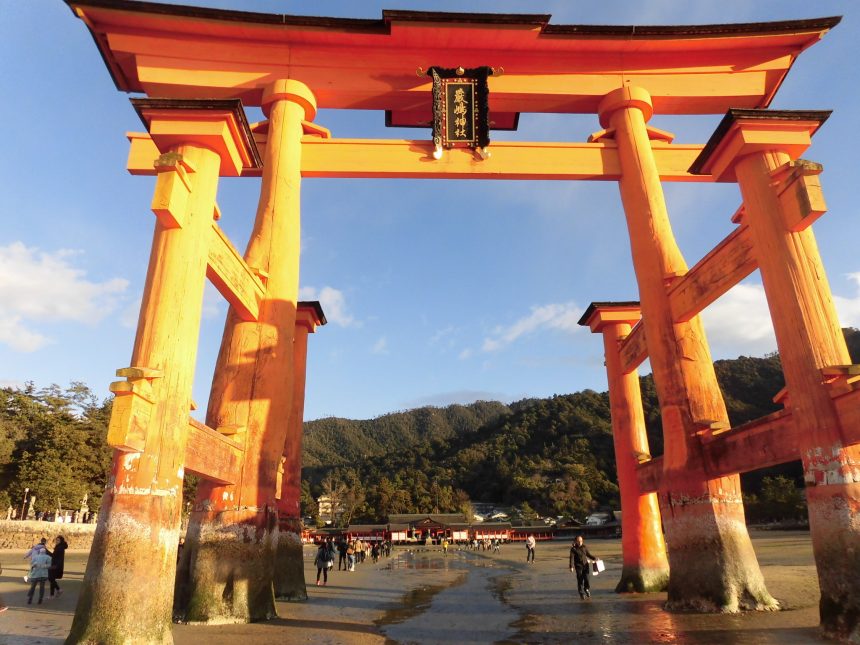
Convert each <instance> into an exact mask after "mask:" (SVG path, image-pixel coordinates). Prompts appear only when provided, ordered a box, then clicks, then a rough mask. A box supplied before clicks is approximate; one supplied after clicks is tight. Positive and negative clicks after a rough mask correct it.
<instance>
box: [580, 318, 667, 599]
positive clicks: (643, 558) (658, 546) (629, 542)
mask: <svg viewBox="0 0 860 645" xmlns="http://www.w3.org/2000/svg"><path fill="white" fill-rule="evenodd" d="M639 317H640V312H639V303H638V302H593V303H591V305H589V307H588V309H586V311H585V314H584V315H583V316H582V319H581V320H580V321H579V324H580V325H586V326H588V327H590V328H591V331H592V332H594V333H601V334H603V347H604V353H605V357H606V374H607V380H608V383H609V405H610V409H611V412H612V439H613V442H614V445H615V464H616V469H617V471H618V488H619V490H620V492H621V511H622V513H621V556H622V562H623V567H622V570H621V580H620V581H619V582H618V586H617V587H616V588H615V591H617V592H618V593H623V592H632V591H635V592H639V593H643V592H647V591H665V589H666V586H667V585H668V583H669V562H668V560H667V559H666V542H665V540H664V539H663V527H662V525H661V522H660V508H659V506H658V504H657V495H656V493H644V494H643V493H642V491H641V489H640V486H639V479H638V477H637V475H636V469H637V467H638V466H639V459H640V457H644V458H648V457H650V454H651V450H650V448H649V447H648V435H647V434H646V433H645V415H644V414H643V411H642V392H641V391H640V388H639V375H638V373H637V372H636V370H635V369H633V370H631V371H629V372H625V371H624V370H623V369H622V366H621V353H620V346H619V343H620V342H621V341H622V340H623V339H624V338H625V337H626V336H627V335H628V334H630V330H631V328H632V325H634V324H635V323H636V322H638V321H639Z"/></svg>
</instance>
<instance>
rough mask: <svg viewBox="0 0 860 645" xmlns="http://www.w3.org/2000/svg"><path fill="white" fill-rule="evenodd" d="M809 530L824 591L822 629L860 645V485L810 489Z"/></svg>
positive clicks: (808, 490) (837, 485) (830, 635)
mask: <svg viewBox="0 0 860 645" xmlns="http://www.w3.org/2000/svg"><path fill="white" fill-rule="evenodd" d="M806 499H807V504H808V505H809V528H810V530H811V533H812V548H813V551H814V553H815V564H816V567H817V569H818V582H819V585H820V587H821V601H820V604H819V611H820V615H821V627H822V629H823V630H824V633H825V634H826V635H827V636H829V637H832V638H837V639H840V640H843V641H845V642H850V643H860V482H854V483H850V484H830V485H826V486H809V487H807V489H806Z"/></svg>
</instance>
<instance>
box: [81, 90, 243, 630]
mask: <svg viewBox="0 0 860 645" xmlns="http://www.w3.org/2000/svg"><path fill="white" fill-rule="evenodd" d="M133 103H134V104H135V107H136V108H137V110H138V112H139V113H140V115H141V117H142V118H143V120H144V121H145V122H146V124H147V127H148V129H149V131H150V133H151V135H152V138H153V140H154V141H155V142H156V144H157V145H158V148H159V150H160V151H161V152H162V153H163V154H162V155H161V156H160V157H159V158H158V160H157V161H156V162H155V166H156V168H157V169H158V180H157V182H156V188H155V197H154V199H153V210H154V211H155V213H156V215H157V216H158V220H157V221H156V224H155V234H154V236H153V242H152V252H151V255H150V258H149V269H148V272H147V276H146V286H145V287H144V292H143V301H142V303H141V309H140V319H139V321H138V327H137V336H136V338H135V341H134V350H133V352H132V358H131V364H132V367H129V368H124V369H120V370H117V375H118V376H124V377H126V378H127V380H126V381H120V382H117V383H114V384H112V385H111V390H112V391H113V392H114V393H115V394H116V399H115V400H114V405H113V411H112V413H111V419H110V425H109V430H108V443H109V444H110V445H111V446H113V447H114V448H115V451H114V459H113V466H112V469H111V473H110V477H109V480H108V485H107V490H106V492H105V495H104V498H103V500H102V505H101V510H100V512H99V521H98V525H97V527H96V533H95V537H94V540H93V546H92V549H91V551H90V557H89V560H88V561H87V570H86V574H85V575H84V582H83V586H82V588H81V594H80V597H79V599H78V606H77V609H76V611H75V618H74V622H73V623H72V629H71V632H70V634H69V637H68V640H67V641H66V642H67V643H171V642H173V638H172V636H171V632H170V628H171V608H172V604H173V579H174V576H175V573H176V551H177V545H178V542H179V522H180V511H181V508H182V480H183V477H184V472H183V465H184V455H185V446H186V441H187V439H188V414H189V411H190V406H191V388H192V383H193V379H194V365H195V360H196V355H197V341H198V336H199V328H200V315H201V309H202V303H203V287H204V284H205V281H206V262H207V253H208V244H209V240H210V239H211V229H212V221H213V216H214V213H215V197H216V192H217V187H218V177H219V174H225V175H238V174H239V173H240V172H241V169H242V167H243V165H244V166H248V165H253V164H252V162H251V155H250V153H249V148H248V142H249V140H250V132H247V131H245V134H246V135H247V137H248V138H245V137H243V136H241V135H242V133H243V127H242V126H243V124H244V123H245V121H244V116H243V115H242V114H241V104H240V103H239V101H170V100H149V99H140V100H137V99H136V100H133ZM254 154H256V153H254Z"/></svg>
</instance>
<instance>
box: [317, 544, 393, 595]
mask: <svg viewBox="0 0 860 645" xmlns="http://www.w3.org/2000/svg"><path fill="white" fill-rule="evenodd" d="M390 555H391V542H389V541H388V540H382V541H380V540H375V541H370V540H362V539H360V538H358V539H355V540H344V539H338V540H337V542H335V541H334V540H332V538H330V537H329V538H326V540H325V541H324V542H322V543H320V545H319V547H318V548H317V553H316V556H315V557H314V566H316V568H317V586H318V587H319V586H325V585H326V584H327V583H328V574H329V570H333V569H334V561H335V560H337V570H338V571H355V565H356V564H362V563H363V562H364V561H365V560H372V561H373V562H374V563H376V562H379V558H380V556H385V557H389V556H390Z"/></svg>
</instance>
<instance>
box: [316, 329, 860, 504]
mask: <svg viewBox="0 0 860 645" xmlns="http://www.w3.org/2000/svg"><path fill="white" fill-rule="evenodd" d="M844 331H845V337H846V341H847V342H848V347H849V351H850V353H851V355H852V360H853V362H855V363H857V362H860V331H858V330H856V329H846V330H844ZM715 370H716V373H717V379H718V380H719V382H720V386H721V388H722V390H723V395H724V398H725V402H726V407H727V409H728V413H729V419H730V420H731V422H732V425H733V426H736V425H739V424H742V423H745V422H747V421H751V420H753V419H756V418H758V417H761V416H764V415H766V414H769V413H770V412H774V411H775V410H777V409H779V406H777V405H776V404H775V403H773V400H772V399H773V397H774V395H775V394H776V393H777V392H778V391H779V390H780V389H781V388H782V387H783V386H784V384H785V383H784V380H783V376H782V371H781V366H780V362H779V357H778V356H777V355H776V354H774V355H771V356H768V357H765V358H751V357H746V356H742V357H740V358H738V359H735V360H722V361H717V362H716V363H715ZM640 383H641V387H642V399H643V406H644V409H645V419H646V425H647V428H648V436H649V441H650V445H651V452H652V454H655V455H659V454H662V452H663V438H662V431H661V429H660V410H659V406H658V405H657V395H656V391H655V389H654V382H653V379H652V377H651V376H650V375H648V376H646V377H643V378H641V379H640ZM487 406H491V407H489V408H488V407H487ZM452 418H454V419H458V420H460V421H461V423H457V424H454V423H451V422H450V419H452ZM304 465H305V467H304V469H303V480H304V482H303V484H304V502H305V503H304V505H303V506H304V508H305V510H306V512H307V513H308V514H311V513H313V511H314V509H315V506H314V504H313V503H312V501H313V500H312V498H315V497H317V496H319V495H320V494H323V493H327V494H329V495H333V496H334V497H336V498H343V499H345V500H347V501H346V503H345V507H346V509H347V512H346V514H345V520H344V521H348V520H349V519H357V518H358V519H366V520H380V521H381V520H382V519H384V517H385V516H386V515H388V513H401V512H411V511H414V512H418V511H432V510H438V511H439V512H446V511H450V512H455V511H459V510H460V509H461V508H462V506H463V501H464V500H465V499H467V498H468V499H470V500H472V501H493V502H501V503H506V504H514V505H518V506H524V507H525V508H526V509H527V510H529V509H534V510H536V511H538V512H540V513H542V514H552V515H568V514H569V515H574V516H576V517H582V516H583V515H584V514H585V513H587V512H588V511H589V510H590V509H591V508H593V507H595V506H602V505H612V506H615V507H617V504H618V489H617V479H616V474H615V458H614V453H613V447H612V436H611V429H610V416H609V397H608V395H607V393H605V392H604V393H597V392H593V391H590V390H586V391H584V392H577V393H575V394H567V395H559V396H554V397H552V398H549V399H527V400H523V401H519V402H516V403H512V404H510V405H508V406H504V405H502V404H499V403H487V402H478V403H475V404H472V405H471V406H460V405H456V406H449V407H447V408H419V409H417V410H411V411H407V412H401V413H397V414H389V415H384V416H381V417H378V418H376V419H371V420H364V421H350V420H347V419H338V418H328V419H321V420H318V421H311V422H308V423H306V424H305V444H304ZM774 475H782V476H786V477H787V478H789V479H793V480H794V481H795V483H796V484H797V485H801V484H802V482H801V477H800V476H801V472H800V467H799V463H793V464H784V465H782V466H778V467H775V468H771V469H766V470H762V471H757V472H755V473H748V474H745V475H744V476H743V483H744V489H745V491H748V492H751V493H758V492H759V491H760V490H761V487H762V479H763V478H764V477H767V476H774ZM347 498H348V499H347Z"/></svg>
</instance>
